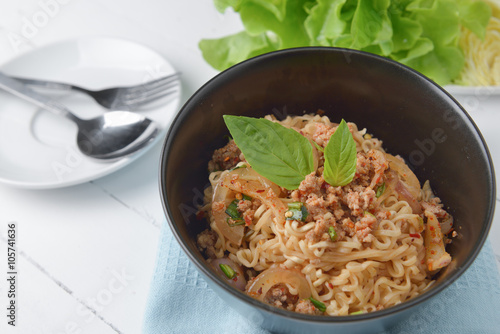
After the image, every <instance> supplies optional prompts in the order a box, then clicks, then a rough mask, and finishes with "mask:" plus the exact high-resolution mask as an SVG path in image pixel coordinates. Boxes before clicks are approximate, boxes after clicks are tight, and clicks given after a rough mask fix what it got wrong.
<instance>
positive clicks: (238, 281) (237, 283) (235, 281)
mask: <svg viewBox="0 0 500 334" xmlns="http://www.w3.org/2000/svg"><path fill="white" fill-rule="evenodd" d="M220 264H226V265H228V266H230V267H231V268H232V269H233V270H234V271H235V272H236V277H235V278H228V277H227V276H226V274H224V272H223V271H222V269H221V268H220V266H219V265H220ZM210 265H211V266H212V267H213V268H214V270H215V272H216V273H217V275H219V276H220V277H222V278H223V279H224V280H225V281H226V282H227V283H228V284H230V285H232V286H234V287H235V288H236V289H238V290H241V291H244V290H245V286H246V285H247V280H246V279H245V275H244V274H243V269H242V268H241V266H240V265H238V264H236V263H234V261H232V260H231V259H229V258H227V257H222V258H220V259H215V260H213V261H212V262H211V263H210Z"/></svg>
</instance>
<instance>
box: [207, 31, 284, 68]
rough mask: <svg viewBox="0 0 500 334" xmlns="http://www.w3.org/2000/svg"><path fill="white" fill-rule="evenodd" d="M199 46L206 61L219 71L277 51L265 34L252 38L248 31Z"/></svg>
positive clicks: (208, 40) (212, 40)
mask: <svg viewBox="0 0 500 334" xmlns="http://www.w3.org/2000/svg"><path fill="white" fill-rule="evenodd" d="M198 45H199V48H200V50H201V52H202V55H203V58H205V61H206V62H207V63H209V64H210V66H212V67H213V68H215V69H216V70H219V71H223V70H225V69H226V68H228V67H231V66H233V65H235V64H237V63H239V62H242V61H243V60H245V59H248V58H251V57H254V56H257V55H259V54H263V53H266V52H270V51H273V50H275V48H273V46H272V45H270V43H269V41H268V39H267V37H266V35H265V34H260V35H257V36H250V35H249V34H248V33H247V32H246V31H242V32H239V33H237V34H234V35H230V36H227V37H223V38H218V39H203V40H201V41H200V43H199V44H198Z"/></svg>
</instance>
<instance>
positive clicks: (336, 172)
mask: <svg viewBox="0 0 500 334" xmlns="http://www.w3.org/2000/svg"><path fill="white" fill-rule="evenodd" d="M223 117H224V122H225V123H226V126H227V128H228V129H229V132H230V133H231V136H232V137H233V138H234V141H235V143H236V145H237V146H238V148H239V149H240V150H241V152H243V154H244V156H245V158H246V160H247V161H248V163H249V164H250V165H251V166H252V168H253V169H254V170H255V171H256V172H257V173H259V174H260V175H262V176H264V177H266V178H268V179H269V180H271V181H272V182H274V183H276V184H277V185H279V186H281V187H284V188H286V189H288V190H293V189H297V188H298V187H299V185H300V183H301V182H302V181H303V180H304V179H305V177H306V176H307V175H308V174H311V173H312V172H314V160H313V152H312V145H311V143H310V142H309V140H308V139H307V138H306V137H304V136H303V135H301V134H300V133H298V132H297V131H295V130H292V129H289V128H286V127H284V126H283V125H281V124H279V123H275V122H271V121H269V120H266V119H264V118H250V117H243V116H231V115H224V116H223ZM324 158H325V166H324V172H323V175H324V178H325V181H326V182H327V183H328V184H330V185H332V186H335V187H336V186H345V185H346V184H349V183H350V182H351V181H352V179H353V178H354V174H355V173H356V143H355V142H354V138H353V137H352V134H351V132H350V131H349V128H348V127H347V124H346V122H345V121H344V120H342V121H341V122H340V125H339V126H338V128H337V130H336V131H335V133H334V134H333V135H332V137H331V138H330V141H329V142H328V144H327V145H326V147H325V149H324Z"/></svg>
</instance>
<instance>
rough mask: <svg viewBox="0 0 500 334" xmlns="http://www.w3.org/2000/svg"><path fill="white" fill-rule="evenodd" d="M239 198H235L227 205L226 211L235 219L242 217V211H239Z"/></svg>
mask: <svg viewBox="0 0 500 334" xmlns="http://www.w3.org/2000/svg"><path fill="white" fill-rule="evenodd" d="M238 202H239V201H238V200H237V199H235V200H234V201H232V202H231V204H229V205H228V206H227V209H226V213H227V214H228V215H229V217H231V218H233V219H241V213H240V212H239V211H238Z"/></svg>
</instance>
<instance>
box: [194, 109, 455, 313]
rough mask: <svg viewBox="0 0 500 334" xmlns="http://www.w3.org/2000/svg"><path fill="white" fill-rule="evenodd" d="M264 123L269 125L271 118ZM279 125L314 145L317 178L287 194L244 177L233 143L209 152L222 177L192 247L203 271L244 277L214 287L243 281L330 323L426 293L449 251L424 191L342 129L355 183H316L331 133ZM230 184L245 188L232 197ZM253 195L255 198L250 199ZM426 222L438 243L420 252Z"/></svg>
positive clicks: (247, 171) (296, 122)
mask: <svg viewBox="0 0 500 334" xmlns="http://www.w3.org/2000/svg"><path fill="white" fill-rule="evenodd" d="M266 118H268V119H269V120H272V121H275V122H278V121H277V120H276V119H275V118H274V117H273V116H271V115H268V116H266ZM279 123H280V124H282V125H284V126H285V127H287V128H293V129H295V130H296V131H298V132H300V133H301V134H303V135H304V136H305V137H306V138H308V139H309V140H311V141H312V140H314V141H315V143H316V144H317V147H318V148H319V149H318V150H316V151H315V154H314V156H315V159H316V160H318V161H316V162H315V165H316V166H318V167H319V169H318V172H316V171H314V172H313V173H311V175H308V176H306V178H305V180H304V181H303V182H302V183H301V185H300V186H299V188H298V189H297V190H295V191H288V190H286V189H284V188H280V187H279V186H278V185H276V184H273V183H271V181H269V180H267V179H265V178H264V177H263V176H260V175H259V174H257V173H256V172H255V171H253V170H252V168H251V167H250V166H249V164H248V162H247V161H245V160H244V156H243V154H241V153H240V152H239V151H238V150H237V149H235V144H234V141H231V142H230V143H229V144H227V145H226V146H225V147H224V148H222V149H220V150H216V153H215V154H214V159H213V160H212V161H211V162H210V163H209V166H210V167H211V168H213V169H220V168H221V167H220V166H221V165H226V167H228V168H227V169H226V170H224V171H221V170H217V171H213V172H212V173H211V174H210V176H209V179H210V183H211V186H210V187H208V188H207V189H206V191H205V202H206V205H205V206H204V207H202V208H201V210H202V212H206V215H207V216H208V217H209V221H210V229H208V230H205V231H204V232H202V233H201V234H200V235H199V236H198V244H199V247H200V250H202V251H204V252H205V254H206V256H207V257H208V258H209V260H208V261H209V262H215V263H219V262H220V259H222V258H225V257H227V258H228V260H227V261H224V262H225V263H226V265H228V266H232V267H238V270H237V271H238V272H243V273H244V274H243V275H242V276H243V277H234V278H233V277H227V276H225V274H224V275H222V278H229V279H231V280H232V281H229V282H230V283H233V282H235V283H238V285H239V286H240V288H242V287H243V284H241V283H239V282H238V280H242V281H243V282H246V281H247V279H248V276H250V277H252V279H251V280H250V282H248V284H247V286H246V288H245V290H244V291H245V292H246V293H247V294H249V295H250V296H253V297H255V298H257V299H259V300H261V301H264V302H267V303H269V304H271V305H275V306H277V307H281V308H285V309H288V310H294V311H296V312H302V313H308V314H325V315H331V316H337V315H349V314H353V313H355V314H358V313H364V312H373V311H376V310H381V309H384V308H387V307H390V306H393V305H397V304H399V303H402V302H404V301H406V300H408V299H410V298H413V297H416V296H417V295H419V294H421V293H423V292H424V291H426V290H427V289H428V288H429V287H430V286H431V285H432V284H433V283H434V280H432V279H431V276H432V274H435V273H436V271H437V270H439V269H441V268H443V267H445V266H447V265H448V264H449V263H450V262H451V258H450V256H449V254H448V253H446V251H445V250H444V244H442V239H443V237H444V238H446V240H448V241H449V242H451V239H449V238H448V237H447V235H448V234H450V237H451V234H454V235H456V232H452V226H451V223H452V221H453V218H452V217H451V216H450V215H449V214H448V213H447V212H446V211H445V210H444V209H442V204H441V203H440V200H439V198H438V197H435V196H434V194H433V193H432V190H431V189H430V186H429V183H428V182H426V183H425V184H424V187H423V188H422V189H421V187H420V184H419V181H418V179H417V178H416V176H415V175H414V174H413V172H412V171H411V170H410V169H409V168H408V167H407V166H406V165H405V164H404V162H403V160H402V158H400V157H394V156H392V155H390V154H388V153H385V151H384V150H383V148H382V142H381V141H380V140H378V139H376V138H374V137H372V135H370V134H368V133H367V131H366V129H363V130H358V128H357V126H356V124H354V123H350V124H349V128H350V131H351V132H352V135H353V138H354V141H355V142H356V147H357V155H358V159H357V161H358V162H357V168H356V176H355V177H354V179H353V181H352V182H351V183H350V184H349V185H347V186H345V187H332V186H330V185H328V184H327V183H326V182H325V180H324V178H323V175H322V169H323V168H324V156H323V153H321V152H320V151H319V150H321V146H320V145H326V142H327V141H328V139H329V137H330V136H331V135H332V134H333V133H334V130H335V129H336V128H337V126H338V124H334V123H332V122H331V121H330V120H329V118H328V117H327V116H320V115H304V116H293V117H290V116H288V117H287V118H286V119H284V120H283V121H281V122H279ZM221 153H222V154H221ZM228 162H231V164H228ZM238 182H248V184H250V182H254V183H255V184H252V187H250V186H248V187H246V188H244V189H243V192H240V190H241V189H240V188H242V187H240V186H239V183H238ZM260 189H262V192H261V194H264V193H265V196H261V195H259V193H258V192H259V191H261V190H260ZM375 190H377V194H376V192H375ZM271 192H272V193H271ZM235 195H236V199H235ZM377 195H378V196H377ZM244 196H246V198H247V199H244V198H243V197H244ZM252 197H253V198H252ZM233 201H234V203H237V205H238V210H239V211H240V213H241V215H242V216H243V217H245V225H246V227H244V226H242V225H243V224H241V225H234V226H232V225H233V224H234V222H233V220H230V217H229V216H228V215H227V213H226V209H227V206H228V204H229V203H231V202H233ZM276 202H280V203H276ZM292 202H293V203H301V204H302V203H304V209H305V210H307V212H308V213H309V215H308V217H309V218H308V219H305V220H304V221H302V220H300V219H288V218H286V209H284V208H285V207H286V205H287V203H288V204H289V203H292ZM422 206H424V207H425V208H426V210H425V212H424V211H423V210H422V209H421V207H422ZM276 207H281V208H282V209H281V210H276ZM219 212H220V213H219ZM426 216H427V217H431V218H427V217H426ZM437 216H439V218H437ZM424 219H425V220H427V221H428V222H427V223H426V224H424ZM432 219H434V221H439V225H437V226H436V227H438V229H437V232H438V233H439V235H438V236H437V239H438V242H439V243H441V244H440V245H434V244H432V243H431V241H432V240H426V241H428V242H427V245H428V247H426V246H424V239H426V238H427V235H426V234H425V233H424V229H425V228H427V229H428V230H429V229H431V230H432V229H433V228H434V227H433V226H431V222H430V221H431V220H432ZM218 220H219V221H218ZM328 227H330V228H331V229H332V230H331V231H336V232H332V233H335V238H332V237H330V236H329V235H328ZM235 229H239V231H238V232H239V235H238V232H235V231H234V230H235ZM441 230H442V231H441ZM428 232H430V230H429V231H428ZM332 239H335V240H332ZM429 239H432V238H429ZM431 252H434V254H432V253H431ZM434 260H436V262H435V261H434ZM240 266H242V267H243V268H240ZM230 268H231V267H230ZM238 276H239V275H238ZM263 277H264V278H263ZM263 280H266V283H265V284H262V283H260V282H261V281H263ZM242 290H243V289H242ZM309 298H313V300H314V301H316V303H318V302H319V303H320V305H322V306H320V307H319V308H320V309H321V308H322V307H324V310H323V311H321V310H319V309H318V308H317V307H315V306H314V305H313V304H312V302H311V300H310V299H309Z"/></svg>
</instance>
